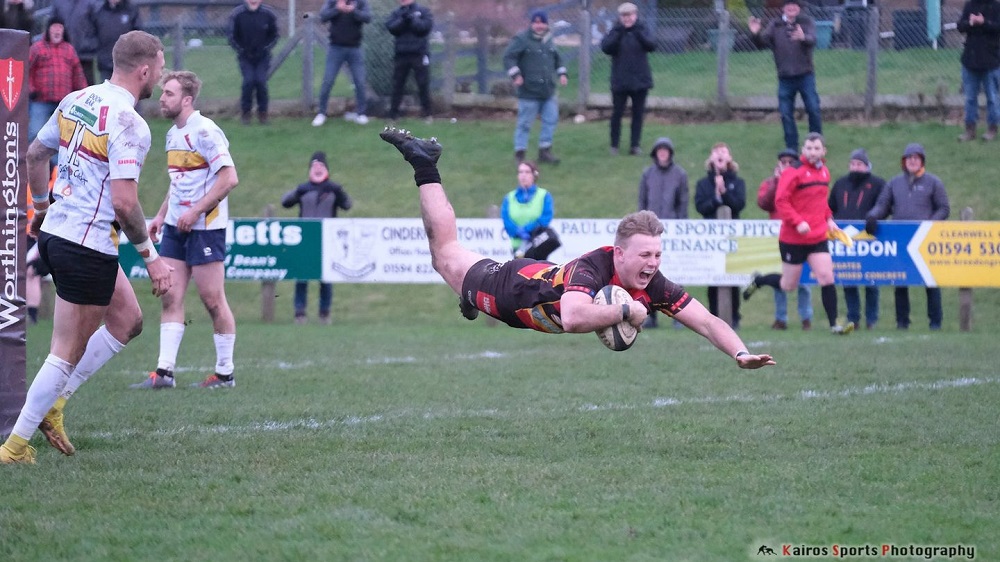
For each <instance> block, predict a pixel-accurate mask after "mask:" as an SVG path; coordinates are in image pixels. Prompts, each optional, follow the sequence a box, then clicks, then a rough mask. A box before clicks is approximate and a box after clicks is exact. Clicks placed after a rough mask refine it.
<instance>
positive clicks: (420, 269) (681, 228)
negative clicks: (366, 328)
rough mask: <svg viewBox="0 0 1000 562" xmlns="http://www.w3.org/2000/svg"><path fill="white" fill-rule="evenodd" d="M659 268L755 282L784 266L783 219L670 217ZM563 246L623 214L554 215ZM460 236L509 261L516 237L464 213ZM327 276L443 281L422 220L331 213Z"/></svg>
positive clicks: (601, 231)
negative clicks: (781, 256)
mask: <svg viewBox="0 0 1000 562" xmlns="http://www.w3.org/2000/svg"><path fill="white" fill-rule="evenodd" d="M663 224H664V226H665V227H666V231H665V233H664V236H663V262H662V266H661V270H662V271H663V273H664V274H665V275H666V276H667V277H669V278H670V279H672V280H673V281H675V282H677V283H681V284H689V285H734V286H739V285H743V284H746V283H748V282H749V280H750V274H751V273H752V272H753V271H755V270H760V271H780V269H781V263H780V261H779V259H778V239H777V236H778V224H779V223H778V222H777V221H767V220H757V221H753V220H748V221H703V220H682V221H664V222H663ZM551 226H552V228H554V229H555V230H556V232H557V233H558V234H559V238H560V240H561V241H562V247H561V248H559V249H558V250H556V251H555V252H554V253H553V254H552V255H551V256H549V261H553V262H556V263H563V262H566V261H569V260H571V259H573V258H576V257H578V256H580V255H581V254H584V253H586V252H588V251H590V250H593V249H595V248H598V247H601V246H609V245H612V244H613V243H614V238H615V229H616V228H617V227H618V219H555V220H553V221H552V225H551ZM458 240H459V242H460V243H461V244H462V245H463V246H465V247H466V248H468V249H470V250H472V251H474V252H477V253H479V254H482V255H483V256H485V257H488V258H490V259H493V260H496V261H499V262H503V261H507V260H509V259H510V258H511V247H510V240H509V239H508V238H507V234H506V232H505V231H504V229H503V223H502V222H501V221H499V220H497V219H459V220H458ZM322 248H323V250H322V255H323V264H322V277H323V280H324V281H329V282H334V283H442V282H443V281H442V280H441V277H440V276H439V275H438V274H437V273H436V272H435V271H434V269H433V267H431V258H430V251H429V249H428V245H427V234H426V232H425V231H424V227H423V223H422V222H421V220H420V219H416V218H413V219H386V218H379V219H325V220H324V221H323V242H322Z"/></svg>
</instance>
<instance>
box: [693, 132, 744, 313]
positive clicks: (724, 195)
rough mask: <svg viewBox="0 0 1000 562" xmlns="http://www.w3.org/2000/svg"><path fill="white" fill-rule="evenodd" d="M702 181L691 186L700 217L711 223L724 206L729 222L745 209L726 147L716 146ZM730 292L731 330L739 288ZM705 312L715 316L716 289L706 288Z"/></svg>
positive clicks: (737, 310) (740, 183) (737, 308)
mask: <svg viewBox="0 0 1000 562" xmlns="http://www.w3.org/2000/svg"><path fill="white" fill-rule="evenodd" d="M705 170H706V171H707V174H706V175H705V177H703V178H701V179H700V180H698V184H697V185H696V186H695V194H694V206H695V208H696V209H698V212H699V213H701V216H702V217H704V218H706V219H709V220H714V219H716V218H718V217H716V216H715V215H716V212H717V211H718V210H719V207H722V206H723V205H725V206H727V207H729V208H730V210H732V212H733V220H736V219H739V218H740V211H742V210H743V207H746V205H747V185H746V182H744V181H743V178H741V177H740V176H738V175H737V173H738V172H739V170H740V166H739V164H737V163H736V161H735V160H733V156H732V153H731V152H730V151H729V145H727V144H726V143H724V142H720V143H716V144H715V146H713V147H712V152H711V153H710V154H709V156H708V160H706V161H705ZM729 289H730V291H732V297H731V300H732V306H733V308H732V315H733V329H734V330H735V329H736V328H738V327H739V325H740V291H739V287H730V288H729ZM708 308H709V310H714V311H715V312H713V313H712V314H715V315H716V316H718V313H719V288H718V287H709V288H708Z"/></svg>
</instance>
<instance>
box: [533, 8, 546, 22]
mask: <svg viewBox="0 0 1000 562" xmlns="http://www.w3.org/2000/svg"><path fill="white" fill-rule="evenodd" d="M530 21H531V23H535V22H536V21H537V22H542V23H544V24H548V23H549V15H548V14H546V13H545V12H544V11H543V10H535V11H534V12H531V20H530Z"/></svg>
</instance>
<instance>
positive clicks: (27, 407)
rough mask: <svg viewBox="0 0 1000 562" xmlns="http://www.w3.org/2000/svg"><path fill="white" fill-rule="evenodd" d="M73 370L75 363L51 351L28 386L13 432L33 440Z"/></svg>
mask: <svg viewBox="0 0 1000 562" xmlns="http://www.w3.org/2000/svg"><path fill="white" fill-rule="evenodd" d="M72 372H73V365H71V364H69V363H67V362H66V361H63V360H62V359H60V358H58V357H56V356H55V355H52V354H51V353H50V354H49V356H48V357H46V358H45V362H44V363H42V367H41V368H40V369H38V374H37V375H35V380H33V381H31V386H30V387H28V395H27V397H26V398H25V399H24V407H23V408H21V413H20V414H19V415H18V416H17V422H15V423H14V429H13V431H12V433H14V434H15V435H17V436H18V437H23V438H24V439H26V440H28V441H30V440H31V436H32V435H34V434H35V430H36V429H38V424H40V423H42V418H44V417H45V414H47V413H49V410H50V409H51V408H52V405H53V404H55V403H56V398H59V393H60V392H61V391H62V389H63V387H64V386H65V385H66V381H67V380H68V379H69V374H70V373H72Z"/></svg>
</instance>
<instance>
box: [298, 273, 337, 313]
mask: <svg viewBox="0 0 1000 562" xmlns="http://www.w3.org/2000/svg"><path fill="white" fill-rule="evenodd" d="M308 294H309V282H308V281H296V282H295V315H296V316H305V314H306V300H307V299H306V297H307V296H308ZM331 304H333V283H323V282H322V281H321V282H320V284H319V314H320V316H329V314H330V305H331Z"/></svg>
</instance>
